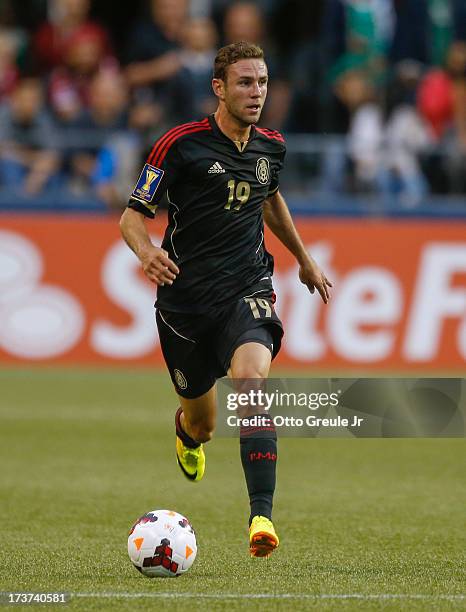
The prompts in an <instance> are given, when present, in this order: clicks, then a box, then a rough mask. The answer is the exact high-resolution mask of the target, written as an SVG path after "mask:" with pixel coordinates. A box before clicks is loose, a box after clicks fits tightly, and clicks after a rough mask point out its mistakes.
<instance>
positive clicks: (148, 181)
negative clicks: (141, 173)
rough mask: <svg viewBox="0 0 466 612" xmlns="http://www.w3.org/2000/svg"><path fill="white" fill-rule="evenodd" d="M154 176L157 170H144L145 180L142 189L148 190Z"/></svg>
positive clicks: (155, 176)
mask: <svg viewBox="0 0 466 612" xmlns="http://www.w3.org/2000/svg"><path fill="white" fill-rule="evenodd" d="M156 178H157V172H154V171H153V170H146V182H145V183H144V185H143V186H142V188H141V189H142V191H149V190H150V186H151V184H152V183H153V182H154V181H155V179H156Z"/></svg>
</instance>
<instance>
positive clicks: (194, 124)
mask: <svg viewBox="0 0 466 612" xmlns="http://www.w3.org/2000/svg"><path fill="white" fill-rule="evenodd" d="M208 124H209V121H208V119H207V117H206V118H205V119H203V120H202V121H191V122H190V123H183V124H182V125H177V126H175V127H174V128H171V129H170V130H168V132H165V134H164V135H163V136H161V137H160V138H159V139H158V140H157V141H156V142H155V144H154V146H153V147H152V150H151V152H150V154H149V156H148V158H147V163H148V164H153V162H154V160H155V158H156V156H157V155H158V153H160V151H161V150H162V148H163V146H164V145H165V144H166V143H167V142H168V140H169V139H170V138H171V137H172V136H173V135H174V134H177V133H178V132H180V131H183V130H186V129H190V128H191V127H198V126H201V125H208Z"/></svg>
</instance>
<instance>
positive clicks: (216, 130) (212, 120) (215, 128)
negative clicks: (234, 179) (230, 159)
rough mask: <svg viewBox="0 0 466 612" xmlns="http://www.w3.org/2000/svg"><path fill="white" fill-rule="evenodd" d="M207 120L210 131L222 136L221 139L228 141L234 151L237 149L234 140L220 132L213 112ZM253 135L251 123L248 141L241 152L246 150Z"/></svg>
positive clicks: (253, 127) (253, 129)
mask: <svg viewBox="0 0 466 612" xmlns="http://www.w3.org/2000/svg"><path fill="white" fill-rule="evenodd" d="M208 120H209V123H210V127H211V128H212V131H213V132H214V134H216V135H217V136H218V137H219V138H222V139H223V140H226V141H227V142H229V143H230V145H231V146H233V147H234V148H235V151H239V149H238V147H237V146H236V144H235V141H234V140H232V139H231V138H230V137H229V136H227V135H226V134H224V133H223V132H222V130H221V129H220V128H219V127H218V125H217V122H216V121H215V117H214V115H213V114H212V115H209V116H208ZM255 137H256V126H255V125H254V124H252V125H251V131H250V133H249V140H248V143H247V145H246V146H245V147H244V149H243V151H241V152H242V153H244V152H245V151H246V150H247V148H248V147H249V145H250V144H251V142H252V141H253V140H254V138H255Z"/></svg>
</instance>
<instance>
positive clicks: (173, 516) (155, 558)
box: [128, 510, 197, 578]
mask: <svg viewBox="0 0 466 612" xmlns="http://www.w3.org/2000/svg"><path fill="white" fill-rule="evenodd" d="M128 554H129V558H130V559H131V562H132V563H133V565H134V566H135V568H136V569H137V570H139V571H140V572H141V574H144V576H148V577H149V578H155V577H160V578H175V577H176V576H180V575H181V574H184V573H185V572H187V571H188V570H189V568H190V567H191V565H192V564H193V562H194V559H195V558H196V554H197V544H196V534H195V533H194V529H193V528H192V526H191V523H190V522H189V521H188V519H187V518H186V517H184V516H182V515H181V514H178V512H173V510H152V511H151V512H147V514H144V515H143V516H141V518H139V519H138V520H137V521H136V522H135V523H134V525H133V526H132V527H131V530H130V532H129V536H128Z"/></svg>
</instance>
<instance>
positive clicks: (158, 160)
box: [153, 124, 212, 168]
mask: <svg viewBox="0 0 466 612" xmlns="http://www.w3.org/2000/svg"><path fill="white" fill-rule="evenodd" d="M211 130H212V128H211V127H210V125H208V124H207V125H198V126H197V127H195V126H193V127H192V128H190V129H184V130H182V131H181V132H176V134H173V135H172V136H171V138H170V139H169V140H167V141H166V143H165V144H164V145H163V148H162V149H161V150H160V152H159V153H158V154H157V157H156V158H155V160H154V164H153V165H154V166H155V167H156V168H158V167H159V166H160V165H161V164H162V162H163V160H164V159H165V156H166V155H167V153H168V151H169V150H170V147H171V146H172V145H173V143H174V142H175V141H176V140H178V138H181V137H182V136H186V134H194V133H195V132H209V131H211Z"/></svg>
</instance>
